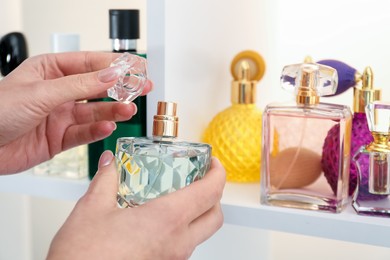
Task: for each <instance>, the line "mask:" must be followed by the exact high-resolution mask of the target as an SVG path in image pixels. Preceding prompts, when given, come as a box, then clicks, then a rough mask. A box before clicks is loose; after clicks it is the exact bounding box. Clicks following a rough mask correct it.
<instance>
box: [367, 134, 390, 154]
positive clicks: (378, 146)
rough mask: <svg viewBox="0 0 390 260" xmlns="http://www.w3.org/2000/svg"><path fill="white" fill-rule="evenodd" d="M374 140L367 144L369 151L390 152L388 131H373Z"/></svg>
mask: <svg viewBox="0 0 390 260" xmlns="http://www.w3.org/2000/svg"><path fill="white" fill-rule="evenodd" d="M371 134H372V137H373V138H374V141H373V142H371V143H370V144H369V145H367V147H366V150H367V151H369V152H379V153H383V152H386V153H389V152H390V146H389V139H390V134H388V133H379V132H371Z"/></svg>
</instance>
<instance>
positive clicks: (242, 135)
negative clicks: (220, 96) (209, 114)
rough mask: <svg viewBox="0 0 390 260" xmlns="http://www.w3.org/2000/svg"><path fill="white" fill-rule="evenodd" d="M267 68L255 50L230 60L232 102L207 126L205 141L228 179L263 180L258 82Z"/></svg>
mask: <svg viewBox="0 0 390 260" xmlns="http://www.w3.org/2000/svg"><path fill="white" fill-rule="evenodd" d="M264 71H265V62H264V59H263V58H262V57H261V56H260V54H258V53H257V52H254V51H250V50H247V51H243V52H240V53H238V54H237V55H236V56H235V57H234V59H233V61H232V63H231V74H232V76H233V82H232V87H231V103H232V105H231V106H230V107H228V108H227V109H225V110H223V111H222V112H220V113H219V114H217V115H216V116H215V117H214V118H213V119H212V121H211V122H210V124H209V125H208V127H207V128H206V130H205V132H204V135H203V141H204V142H206V143H209V144H211V145H212V147H213V149H212V154H213V156H215V157H217V158H218V159H219V160H220V161H221V163H222V164H223V166H224V167H225V169H226V174H227V176H226V177H227V180H228V181H232V182H258V181H259V180H260V157H261V124H262V119H261V116H262V112H261V110H260V109H259V108H258V107H257V106H256V104H255V103H256V84H257V82H258V81H259V80H260V79H261V78H262V77H263V75H264Z"/></svg>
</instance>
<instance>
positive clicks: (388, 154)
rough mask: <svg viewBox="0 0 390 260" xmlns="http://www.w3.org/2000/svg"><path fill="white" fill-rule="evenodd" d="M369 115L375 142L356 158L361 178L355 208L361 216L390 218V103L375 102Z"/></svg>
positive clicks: (369, 110)
mask: <svg viewBox="0 0 390 260" xmlns="http://www.w3.org/2000/svg"><path fill="white" fill-rule="evenodd" d="M366 114H367V121H368V125H369V128H370V131H371V134H372V136H373V141H372V142H371V143H369V144H367V145H365V146H362V147H361V148H360V150H359V151H358V152H357V153H356V154H355V155H354V157H353V162H354V163H356V166H357V169H358V179H357V187H356V190H355V193H354V196H353V200H352V207H353V208H354V209H355V211H356V212H357V213H358V214H360V215H368V216H383V217H390V197H389V195H390V167H389V166H390V145H389V138H390V133H389V130H390V129H389V128H390V103H385V102H379V101H376V102H373V103H371V104H369V105H368V106H367V107H366ZM367 194H369V196H368V195H367Z"/></svg>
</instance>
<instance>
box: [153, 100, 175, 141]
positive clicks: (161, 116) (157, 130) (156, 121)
mask: <svg viewBox="0 0 390 260" xmlns="http://www.w3.org/2000/svg"><path fill="white" fill-rule="evenodd" d="M176 108H177V104H176V103H174V102H164V101H159V102H158V103H157V114H156V115H155V116H154V117H153V133H152V135H153V136H161V137H177V133H178V125H179V118H178V117H177V116H176Z"/></svg>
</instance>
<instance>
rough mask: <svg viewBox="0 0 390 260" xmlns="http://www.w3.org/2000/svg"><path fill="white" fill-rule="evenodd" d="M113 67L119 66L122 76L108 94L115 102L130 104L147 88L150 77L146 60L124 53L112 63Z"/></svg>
mask: <svg viewBox="0 0 390 260" xmlns="http://www.w3.org/2000/svg"><path fill="white" fill-rule="evenodd" d="M113 66H118V69H120V70H121V75H120V77H119V79H118V81H117V82H116V84H115V85H114V86H113V87H111V88H109V89H108V90H107V94H108V96H109V97H111V98H113V99H115V100H118V101H121V102H123V103H130V102H131V101H133V100H134V99H135V98H136V97H138V96H139V95H140V94H141V93H142V91H143V89H144V87H145V84H146V81H147V77H148V73H147V63H146V59H144V58H142V57H139V56H137V55H132V54H130V53H124V54H123V55H122V56H120V57H119V58H118V59H116V60H114V61H113V62H112V63H111V67H113Z"/></svg>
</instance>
